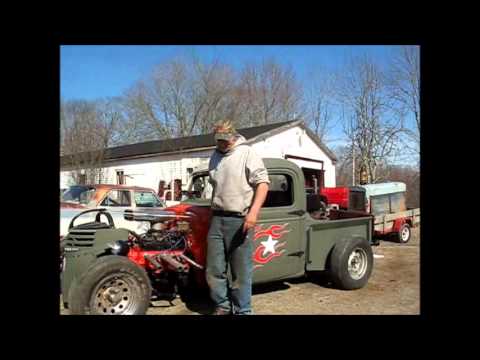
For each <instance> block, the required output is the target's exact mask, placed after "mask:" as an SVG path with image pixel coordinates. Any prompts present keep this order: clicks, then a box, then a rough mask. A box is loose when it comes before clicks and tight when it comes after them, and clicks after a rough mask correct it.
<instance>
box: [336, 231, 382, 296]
mask: <svg viewBox="0 0 480 360" xmlns="http://www.w3.org/2000/svg"><path fill="white" fill-rule="evenodd" d="M372 269H373V252H372V248H371V246H370V244H369V243H368V242H367V241H366V240H365V239H360V238H355V239H346V240H343V241H340V242H339V243H338V244H336V245H335V247H334V248H333V250H332V254H331V258H330V268H329V274H330V278H331V280H332V282H333V284H334V285H335V287H337V288H339V289H344V290H353V289H360V288H362V287H364V286H365V285H366V284H367V282H368V279H369V278H370V275H371V273H372Z"/></svg>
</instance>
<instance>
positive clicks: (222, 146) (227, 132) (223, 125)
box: [214, 121, 237, 153]
mask: <svg viewBox="0 0 480 360" xmlns="http://www.w3.org/2000/svg"><path fill="white" fill-rule="evenodd" d="M214 136H215V140H216V142H217V149H218V151H220V152H222V153H225V152H227V151H228V150H230V149H231V148H232V146H233V145H234V144H235V141H236V139H237V131H236V130H235V127H234V126H233V124H232V123H231V121H221V122H219V123H217V124H216V125H215V128H214Z"/></svg>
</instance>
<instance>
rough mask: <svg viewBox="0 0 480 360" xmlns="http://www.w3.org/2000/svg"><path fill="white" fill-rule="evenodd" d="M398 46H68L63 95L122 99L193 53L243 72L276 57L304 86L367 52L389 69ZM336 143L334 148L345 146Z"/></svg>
mask: <svg viewBox="0 0 480 360" xmlns="http://www.w3.org/2000/svg"><path fill="white" fill-rule="evenodd" d="M394 48H395V46H383V45H370V46H359V45H352V46H323V45H322V46H320V45H309V46H304V45H275V46H270V45H268V46H267V45H239V46H236V45H215V46H212V45H205V46H200V45H192V46H167V45H128V46H125V45H119V46H118V45H108V46H106V45H94V46H91V45H68V46H61V49H60V56H61V57H60V83H61V84H60V92H61V96H62V98H63V99H64V100H72V99H86V100H94V99H99V98H108V97H115V96H120V95H122V94H123V92H124V91H126V90H127V89H128V88H129V87H130V86H132V85H133V84H134V83H135V82H136V81H137V80H139V79H140V78H142V77H145V76H148V75H149V73H150V72H151V71H152V70H153V68H154V66H155V65H157V64H159V63H162V62H166V61H169V60H171V59H172V58H174V57H176V56H181V55H189V54H191V53H192V52H193V53H195V54H196V55H197V56H199V57H200V58H201V59H202V60H204V61H206V62H208V61H210V60H212V59H214V58H218V59H220V60H221V61H223V62H225V63H228V64H231V65H232V66H233V67H234V68H236V69H239V68H241V67H242V65H243V64H244V63H245V62H250V61H252V62H257V61H261V60H262V59H265V58H269V57H274V58H275V59H276V60H277V61H278V62H280V63H283V64H290V65H291V66H292V67H293V70H294V71H295V73H296V75H297V76H298V79H299V80H300V81H305V80H308V73H309V72H310V71H315V70H316V69H318V68H320V69H324V70H335V69H336V68H337V66H341V65H343V64H344V62H345V60H346V59H347V58H348V57H350V56H356V55H363V54H365V53H367V54H369V55H371V57H372V58H373V59H374V60H376V61H378V62H379V63H380V64H385V63H386V62H387V61H388V60H389V57H390V56H391V54H392V52H393V51H394ZM341 132H342V129H341V127H340V126H337V127H336V128H334V129H333V130H332V131H331V133H330V139H339V138H340V137H342V134H341ZM340 143H341V141H333V142H332V143H329V144H328V145H329V146H331V145H339V144H340Z"/></svg>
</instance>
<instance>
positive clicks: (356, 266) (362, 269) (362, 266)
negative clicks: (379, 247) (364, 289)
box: [348, 248, 368, 280]
mask: <svg viewBox="0 0 480 360" xmlns="http://www.w3.org/2000/svg"><path fill="white" fill-rule="evenodd" d="M367 267H368V258H367V253H366V252H365V250H364V249H362V248H355V249H354V250H353V251H352V253H351V254H350V256H349V257H348V273H349V275H350V277H351V278H352V279H354V280H359V279H361V278H362V277H363V276H364V275H365V273H366V271H367Z"/></svg>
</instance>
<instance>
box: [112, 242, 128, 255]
mask: <svg viewBox="0 0 480 360" xmlns="http://www.w3.org/2000/svg"><path fill="white" fill-rule="evenodd" d="M108 246H109V247H110V249H111V251H112V254H113V255H127V254H128V251H129V250H130V246H128V242H127V241H125V240H117V241H115V242H114V243H111V244H108Z"/></svg>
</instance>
